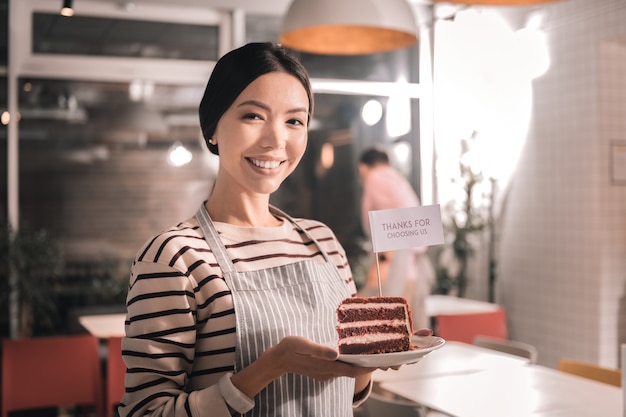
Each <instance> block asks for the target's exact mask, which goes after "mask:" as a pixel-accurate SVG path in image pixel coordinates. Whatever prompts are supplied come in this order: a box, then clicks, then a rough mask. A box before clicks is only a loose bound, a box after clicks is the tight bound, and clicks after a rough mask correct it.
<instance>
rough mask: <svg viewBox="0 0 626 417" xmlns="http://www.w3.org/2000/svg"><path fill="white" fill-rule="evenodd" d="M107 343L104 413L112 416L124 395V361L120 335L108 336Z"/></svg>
mask: <svg viewBox="0 0 626 417" xmlns="http://www.w3.org/2000/svg"><path fill="white" fill-rule="evenodd" d="M107 345H108V350H107V378H106V381H107V382H106V415H107V417H113V416H114V415H115V410H116V409H117V406H118V405H119V404H120V401H121V400H122V397H123V396H124V391H125V386H124V377H125V376H126V363H124V360H123V359H122V338H121V337H110V338H109V339H108V341H107Z"/></svg>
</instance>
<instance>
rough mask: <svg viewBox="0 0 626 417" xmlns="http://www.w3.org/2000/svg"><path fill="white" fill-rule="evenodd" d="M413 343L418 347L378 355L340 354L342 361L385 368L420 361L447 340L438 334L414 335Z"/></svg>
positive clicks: (367, 366) (366, 366)
mask: <svg viewBox="0 0 626 417" xmlns="http://www.w3.org/2000/svg"><path fill="white" fill-rule="evenodd" d="M412 342H413V345H415V346H420V348H418V349H414V350H408V351H406V352H393V353H380V354H377V355H343V354H342V355H339V360H340V361H342V362H347V363H351V364H353V365H357V366H362V367H365V368H385V367H390V366H399V365H407V364H410V363H416V362H419V361H420V360H421V359H422V358H423V357H424V356H426V355H427V354H429V353H430V352H432V351H433V350H436V349H439V348H440V347H442V346H443V345H444V344H445V343H446V341H445V340H443V339H442V338H440V337H437V336H413V338H412Z"/></svg>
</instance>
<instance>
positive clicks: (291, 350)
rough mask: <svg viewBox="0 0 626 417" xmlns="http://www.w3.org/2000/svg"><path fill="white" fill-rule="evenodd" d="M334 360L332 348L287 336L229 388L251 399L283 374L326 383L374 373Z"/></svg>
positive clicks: (233, 379) (245, 370) (336, 355)
mask: <svg viewBox="0 0 626 417" xmlns="http://www.w3.org/2000/svg"><path fill="white" fill-rule="evenodd" d="M338 357H339V352H338V351H337V349H336V348H333V347H331V346H327V345H321V344H318V343H315V342H312V341H311V340H308V339H306V338H303V337H297V336H287V337H285V338H284V339H283V340H281V341H280V343H278V344H277V345H275V346H272V347H271V348H269V349H267V350H266V351H265V352H263V354H262V355H261V356H260V357H259V358H258V359H257V360H256V361H254V362H253V363H251V364H250V365H249V366H248V367H247V368H245V369H242V370H241V371H240V372H238V373H236V374H235V375H233V377H232V379H231V380H232V382H233V385H235V386H236V387H237V388H238V389H239V390H240V391H242V392H243V393H244V394H246V395H247V396H248V397H250V398H252V397H254V396H255V395H256V394H258V393H259V392H260V391H261V390H262V389H263V388H265V387H266V386H267V385H268V384H269V383H270V382H272V381H273V380H275V379H277V378H279V377H280V376H282V375H283V374H285V373H294V374H299V375H305V376H309V377H311V378H314V379H317V380H319V381H327V380H329V379H332V378H337V377H340V376H347V377H352V378H357V377H359V376H364V375H367V374H370V373H372V372H373V371H374V369H375V368H362V367H358V366H352V365H350V364H347V363H343V362H340V361H338V360H337V358H338ZM360 379H362V378H360Z"/></svg>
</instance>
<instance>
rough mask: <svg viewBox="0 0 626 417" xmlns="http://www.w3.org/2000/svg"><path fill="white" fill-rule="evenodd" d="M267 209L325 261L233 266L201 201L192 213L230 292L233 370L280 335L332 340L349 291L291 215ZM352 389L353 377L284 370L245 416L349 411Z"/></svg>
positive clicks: (342, 415) (335, 415) (335, 416)
mask: <svg viewBox="0 0 626 417" xmlns="http://www.w3.org/2000/svg"><path fill="white" fill-rule="evenodd" d="M271 210H272V213H273V214H274V215H277V216H280V217H282V218H285V219H286V220H288V221H290V222H291V223H292V224H294V225H295V226H296V227H297V228H299V229H300V230H302V232H304V234H305V235H306V236H308V237H309V238H310V239H311V240H313V241H314V242H315V244H316V245H317V246H318V248H319V250H320V251H321V252H322V254H323V256H324V259H325V260H326V262H325V263H323V264H320V263H317V262H313V261H303V262H296V263H292V264H288V265H282V266H278V267H274V268H268V269H263V270H258V271H250V272H237V271H236V270H235V267H234V265H233V263H232V261H231V260H230V258H229V257H228V254H227V253H226V248H225V247H224V244H223V243H222V241H221V239H220V238H219V235H218V233H217V231H216V229H215V226H214V225H213V222H212V221H211V219H210V217H209V214H208V212H207V211H206V208H205V206H204V204H203V205H202V206H201V207H200V209H199V210H198V213H197V214H196V218H197V219H198V223H199V224H200V228H201V229H202V233H203V234H204V237H205V240H206V241H207V243H208V244H209V247H210V248H211V251H213V254H214V255H215V257H216V259H217V262H218V263H219V266H220V268H221V269H222V271H223V273H224V280H225V281H226V284H227V285H228V287H229V289H230V291H231V293H232V297H233V303H234V306H235V317H236V331H237V346H236V360H235V372H238V371H240V370H242V369H243V368H245V367H247V366H248V365H250V364H251V363H252V362H254V361H255V360H256V359H257V358H258V357H259V356H260V355H261V353H263V352H264V351H265V350H266V349H268V348H270V347H271V346H274V345H276V344H278V342H280V341H281V339H283V338H284V337H285V336H302V337H305V338H307V339H310V340H312V341H314V342H317V343H322V344H333V345H334V344H335V343H336V340H337V331H336V327H335V326H336V309H337V306H338V305H339V303H340V302H341V300H343V299H344V298H346V297H349V296H350V294H349V291H348V289H347V287H346V285H345V282H344V280H343V278H342V277H341V276H340V274H339V271H337V269H336V267H335V265H334V264H333V263H332V262H331V261H330V259H329V258H328V255H327V254H326V253H325V252H324V250H323V249H322V248H321V246H320V245H319V243H318V242H317V241H315V239H313V238H312V237H311V236H310V235H309V234H308V233H307V232H306V231H305V230H303V229H302V228H301V227H300V226H299V225H298V224H297V223H296V222H295V221H294V220H293V219H292V218H291V217H289V216H288V215H286V214H285V213H283V212H281V211H280V210H278V209H276V208H274V207H271ZM353 395H354V379H353V378H347V377H340V378H335V379H333V380H330V381H326V382H321V381H317V380H315V379H313V378H310V377H305V376H302V375H296V374H291V373H288V374H285V375H283V376H282V377H280V378H279V379H277V380H274V381H273V382H271V383H270V384H269V385H268V386H267V387H266V388H264V389H263V390H262V391H261V392H260V393H259V394H257V396H256V397H255V398H254V400H255V403H256V405H255V407H254V408H253V409H252V410H251V411H250V412H249V413H247V414H246V416H259V417H260V416H263V417H266V416H291V417H305V416H320V417H331V416H332V417H348V416H350V417H351V416H352V415H353V411H352V397H353Z"/></svg>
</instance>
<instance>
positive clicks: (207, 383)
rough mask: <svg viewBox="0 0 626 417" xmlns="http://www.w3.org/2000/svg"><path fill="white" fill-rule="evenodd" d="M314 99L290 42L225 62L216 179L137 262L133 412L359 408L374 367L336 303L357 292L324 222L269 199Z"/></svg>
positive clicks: (213, 137)
mask: <svg viewBox="0 0 626 417" xmlns="http://www.w3.org/2000/svg"><path fill="white" fill-rule="evenodd" d="M312 113H313V94H312V92H311V86H310V83H309V77H308V75H307V73H306V71H305V69H304V67H303V66H302V65H301V64H300V63H299V62H298V61H297V60H296V59H295V58H294V57H293V56H292V55H291V54H290V53H288V52H287V51H286V50H285V49H283V48H281V47H280V46H277V45H275V44H271V43H251V44H247V45H244V46H243V47H241V48H238V49H235V50H233V51H231V52H229V53H227V54H226V55H224V56H223V57H222V58H221V59H220V60H219V61H218V62H217V64H216V65H215V68H214V70H213V72H212V74H211V77H210V79H209V81H208V84H207V86H206V90H205V93H204V96H203V98H202V101H201V103H200V107H199V115H200V125H201V128H202V133H203V136H204V138H205V141H206V143H207V146H208V148H209V150H210V151H211V152H212V153H214V154H216V155H219V159H220V164H219V168H218V172H217V176H216V180H215V184H214V187H213V189H212V191H211V192H210V194H209V195H208V196H207V199H206V201H205V202H204V203H203V204H202V205H201V206H200V208H199V210H198V211H197V214H196V215H195V216H194V217H192V218H190V219H188V220H186V221H183V222H181V223H179V224H177V225H175V226H174V227H172V228H170V229H169V230H166V231H163V232H162V233H159V234H157V235H156V236H154V237H152V238H150V239H149V240H147V242H146V243H145V244H144V245H143V247H142V248H141V249H140V250H139V251H138V253H137V255H136V258H135V260H134V262H133V264H132V269H131V276H130V283H129V290H128V296H127V316H126V336H125V337H124V338H123V342H122V343H123V345H122V350H123V357H124V360H125V362H126V366H127V369H128V370H127V373H126V380H125V384H126V393H125V395H124V397H123V399H122V402H121V406H120V407H119V409H118V411H119V413H120V415H121V416H122V417H139V416H144V415H154V416H195V417H200V416H213V417H216V416H231V415H240V414H246V415H247V416H248V415H250V416H269V415H272V416H294V417H296V416H324V417H327V416H333V417H348V416H352V415H353V410H352V408H353V407H354V406H357V405H359V404H360V403H361V402H362V401H363V400H364V399H365V398H367V396H368V394H369V392H370V390H371V373H372V372H373V370H374V369H371V368H363V367H356V366H352V365H349V364H347V363H343V362H340V361H338V360H337V358H338V351H337V348H336V343H337V333H336V329H335V326H336V308H337V306H338V305H339V303H340V302H341V301H342V300H343V299H345V298H347V297H350V296H353V295H355V293H356V288H355V285H354V282H353V280H352V275H351V270H350V266H349V264H348V262H347V258H346V254H345V252H344V249H343V248H342V246H341V244H340V243H339V242H338V240H337V238H336V237H335V235H334V234H333V232H332V231H331V230H330V229H329V228H328V227H327V226H326V225H324V224H322V223H320V222H318V221H314V220H307V219H294V218H291V217H290V216H288V215H287V214H285V213H283V212H282V211H280V210H278V209H277V208H275V207H273V206H271V205H270V204H269V198H270V194H271V193H273V192H274V191H276V190H277V189H278V187H279V186H280V184H281V183H282V182H283V180H284V179H285V178H286V177H287V176H288V175H290V174H291V173H292V172H293V171H294V169H295V168H296V166H297V165H298V163H299V161H300V159H301V158H302V156H303V154H304V151H305V149H306V145H307V128H308V126H309V122H310V120H311V117H312Z"/></svg>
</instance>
